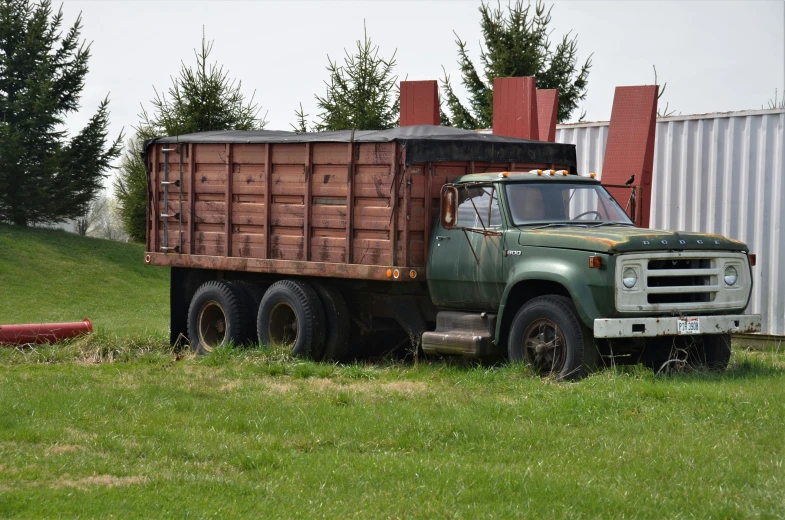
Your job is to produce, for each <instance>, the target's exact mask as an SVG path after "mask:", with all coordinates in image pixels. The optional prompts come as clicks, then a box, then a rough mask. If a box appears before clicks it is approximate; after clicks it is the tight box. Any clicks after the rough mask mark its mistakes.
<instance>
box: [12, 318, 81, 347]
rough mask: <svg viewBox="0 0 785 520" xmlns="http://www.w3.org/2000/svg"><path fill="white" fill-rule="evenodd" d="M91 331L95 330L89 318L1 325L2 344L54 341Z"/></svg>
mask: <svg viewBox="0 0 785 520" xmlns="http://www.w3.org/2000/svg"><path fill="white" fill-rule="evenodd" d="M90 332H93V324H92V323H90V320H88V319H87V318H85V319H84V320H82V321H73V322H68V323H30V324H25V325H0V344H7V345H25V344H28V343H54V342H57V341H61V340H64V339H68V338H74V337H76V336H78V335H80V334H89V333H90Z"/></svg>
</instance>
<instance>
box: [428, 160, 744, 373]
mask: <svg viewBox="0 0 785 520" xmlns="http://www.w3.org/2000/svg"><path fill="white" fill-rule="evenodd" d="M754 258H755V257H754V255H750V254H749V251H748V248H747V246H746V245H744V244H743V243H741V242H738V241H736V240H732V239H729V238H725V237H721V236H717V235H708V234H697V233H683V232H676V231H658V230H652V229H641V228H637V227H635V225H634V224H633V223H632V222H631V221H630V219H629V218H628V217H627V214H626V213H625V211H624V208H622V207H621V206H620V205H619V203H618V202H617V201H616V200H614V198H613V197H612V196H611V195H610V194H609V193H608V192H607V191H606V190H605V188H603V186H602V185H601V184H600V182H599V181H598V180H596V179H595V178H593V176H587V177H584V176H578V175H570V174H568V172H567V171H564V170H562V171H554V170H546V171H543V170H533V171H528V172H522V173H510V172H502V173H494V174H471V175H465V176H463V177H461V178H459V179H457V180H455V181H453V182H452V183H449V184H446V185H445V186H444V187H443V188H442V191H441V199H440V214H439V219H438V222H437V223H435V228H434V231H433V239H432V240H431V243H430V247H429V251H428V260H427V270H428V271H427V279H428V290H429V293H430V296H431V300H432V302H433V304H434V305H435V307H436V308H437V309H438V313H437V319H436V330H435V331H429V332H425V333H424V334H423V337H422V348H423V350H424V351H425V352H426V353H432V354H462V355H466V356H479V357H482V356H487V355H494V354H501V355H505V354H506V356H507V357H508V358H509V359H510V360H513V361H517V360H525V361H527V362H528V363H530V364H531V365H532V366H533V367H534V368H535V370H536V371H538V372H539V373H542V374H551V375H554V376H556V377H559V378H571V377H580V376H582V375H585V374H586V373H587V372H588V371H590V370H591V369H592V368H593V367H596V366H601V365H603V364H608V363H609V362H611V360H612V362H614V363H620V362H631V363H637V362H644V363H646V364H648V365H650V366H651V367H652V368H654V369H656V370H659V369H662V368H666V367H668V366H669V364H672V363H677V364H693V365H701V366H706V367H708V368H711V369H719V370H722V369H724V368H725V367H726V366H727V364H728V360H729V357H730V337H729V333H731V332H755V331H759V330H760V316H759V315H752V314H744V310H745V308H746V307H747V304H748V303H749V299H750V294H751V291H752V283H753V281H752V267H753V265H754V263H755V260H754Z"/></svg>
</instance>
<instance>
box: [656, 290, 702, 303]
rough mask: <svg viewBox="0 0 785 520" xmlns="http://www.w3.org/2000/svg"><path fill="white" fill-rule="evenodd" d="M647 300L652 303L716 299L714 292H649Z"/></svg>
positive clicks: (700, 301) (695, 301)
mask: <svg viewBox="0 0 785 520" xmlns="http://www.w3.org/2000/svg"><path fill="white" fill-rule="evenodd" d="M646 300H647V301H648V302H649V303H652V304H661V303H706V302H713V301H714V293H707V292H705V293H676V294H648V295H646Z"/></svg>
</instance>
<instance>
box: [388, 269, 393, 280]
mask: <svg viewBox="0 0 785 520" xmlns="http://www.w3.org/2000/svg"><path fill="white" fill-rule="evenodd" d="M391 276H392V269H387V278H389V277H391Z"/></svg>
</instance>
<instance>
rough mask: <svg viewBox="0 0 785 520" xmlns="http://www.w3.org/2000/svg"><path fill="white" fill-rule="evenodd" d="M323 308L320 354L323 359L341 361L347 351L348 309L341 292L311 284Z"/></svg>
mask: <svg viewBox="0 0 785 520" xmlns="http://www.w3.org/2000/svg"><path fill="white" fill-rule="evenodd" d="M313 288H314V289H315V290H316V293H317V294H318V295H319V300H320V301H321V303H322V307H323V308H324V317H325V331H326V332H325V339H324V348H323V349H322V354H321V356H320V357H319V359H320V360H324V361H342V360H344V359H345V358H346V356H347V355H348V353H349V334H350V332H351V328H350V327H351V323H350V319H349V309H348V308H347V306H346V300H344V298H343V296H341V293H340V292H338V290H336V289H335V288H333V287H330V286H328V285H322V284H320V283H315V284H313Z"/></svg>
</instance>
